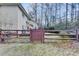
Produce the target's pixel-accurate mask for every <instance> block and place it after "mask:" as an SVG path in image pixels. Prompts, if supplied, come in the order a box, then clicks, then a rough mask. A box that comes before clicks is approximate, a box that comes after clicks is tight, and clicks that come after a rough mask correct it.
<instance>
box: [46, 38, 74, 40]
mask: <svg viewBox="0 0 79 59" xmlns="http://www.w3.org/2000/svg"><path fill="white" fill-rule="evenodd" d="M45 39H48V40H56V39H59V40H67V39H68V40H69V39H71V40H75V39H76V38H45Z"/></svg>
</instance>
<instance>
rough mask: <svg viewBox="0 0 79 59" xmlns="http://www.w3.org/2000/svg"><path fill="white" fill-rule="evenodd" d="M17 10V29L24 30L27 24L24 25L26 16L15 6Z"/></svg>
mask: <svg viewBox="0 0 79 59" xmlns="http://www.w3.org/2000/svg"><path fill="white" fill-rule="evenodd" d="M17 10H18V29H21V30H25V29H27V26H26V20H27V18H26V16H25V14H24V13H23V12H22V11H21V10H20V9H19V8H17Z"/></svg>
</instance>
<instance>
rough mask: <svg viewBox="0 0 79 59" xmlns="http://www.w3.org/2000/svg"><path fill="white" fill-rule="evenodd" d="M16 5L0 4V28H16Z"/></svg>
mask: <svg viewBox="0 0 79 59" xmlns="http://www.w3.org/2000/svg"><path fill="white" fill-rule="evenodd" d="M17 16H18V13H17V6H0V28H1V29H17V24H18V20H17V19H18V17H17Z"/></svg>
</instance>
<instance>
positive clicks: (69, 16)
mask: <svg viewBox="0 0 79 59" xmlns="http://www.w3.org/2000/svg"><path fill="white" fill-rule="evenodd" d="M30 7H31V10H30V11H29V15H30V16H31V18H32V20H34V21H35V22H36V23H38V25H39V27H42V28H48V29H49V28H53V27H54V28H55V29H71V28H75V27H79V26H78V25H79V3H32V4H30Z"/></svg>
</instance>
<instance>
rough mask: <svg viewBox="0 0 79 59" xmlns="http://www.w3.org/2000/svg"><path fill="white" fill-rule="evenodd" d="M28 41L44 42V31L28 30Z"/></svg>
mask: <svg viewBox="0 0 79 59" xmlns="http://www.w3.org/2000/svg"><path fill="white" fill-rule="evenodd" d="M30 41H31V42H41V43H43V42H44V30H43V29H32V30H30Z"/></svg>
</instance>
